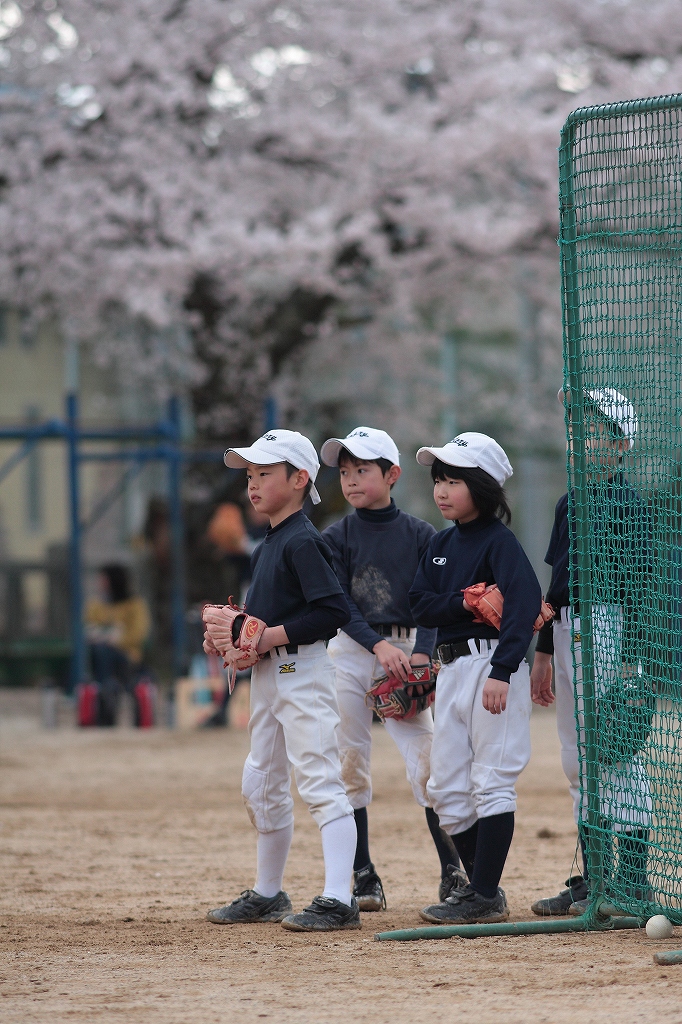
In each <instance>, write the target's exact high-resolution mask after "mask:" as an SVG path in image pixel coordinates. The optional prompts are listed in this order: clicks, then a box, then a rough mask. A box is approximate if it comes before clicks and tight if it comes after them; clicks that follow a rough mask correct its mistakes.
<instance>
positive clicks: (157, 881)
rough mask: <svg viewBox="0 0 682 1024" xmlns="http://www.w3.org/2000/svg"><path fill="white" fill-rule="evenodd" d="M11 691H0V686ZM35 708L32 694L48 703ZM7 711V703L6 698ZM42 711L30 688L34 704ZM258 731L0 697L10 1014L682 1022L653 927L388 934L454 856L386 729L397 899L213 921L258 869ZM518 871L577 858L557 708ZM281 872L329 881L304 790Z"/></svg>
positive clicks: (154, 1019)
mask: <svg viewBox="0 0 682 1024" xmlns="http://www.w3.org/2000/svg"><path fill="white" fill-rule="evenodd" d="M1 696H2V695H0V698H1ZM36 707H37V705H36ZM3 709H4V712H5V713H4V714H3ZM35 710H36V709H35V708H34V709H33V711H35ZM247 745H248V738H247V736H246V734H245V733H244V732H243V731H237V730H220V731H203V732H194V733H178V732H170V731H167V730H162V729H159V730H153V731H150V732H139V731H137V732H136V731H134V730H132V729H116V730H112V731H106V732H105V731H94V730H93V731H80V732H78V731H76V730H75V729H73V728H68V727H67V726H61V727H60V728H59V729H58V730H56V731H51V732H47V731H43V730H41V729H40V727H39V723H38V721H37V720H36V718H35V717H33V716H32V713H31V709H29V710H28V711H27V709H26V708H25V707H24V708H23V709H22V708H17V707H16V706H15V705H13V704H12V702H11V701H7V700H5V701H4V703H3V700H2V699H0V807H1V808H2V810H1V813H0V822H1V827H0V913H1V915H2V916H1V918H0V1020H2V1021H3V1022H4V1024H10V1022H12V1024H13V1022H22V1024H30V1022H40V1024H46V1022H48V1021H49V1022H50V1024H52V1022H59V1021H84V1022H98V1024H109V1022H111V1024H114V1022H134V1024H137V1022H142V1021H144V1022H145V1024H194V1022H197V1024H198V1022H202V1024H203V1022H213V1021H216V1022H223V1021H225V1022H228V1021H229V1022H237V1024H242V1022H244V1024H250V1022H252V1021H260V1020H264V1019H269V1020H271V1021H273V1022H280V1021H281V1022H295V1024H308V1022H311V1024H312V1022H315V1024H318V1022H319V1024H327V1022H329V1024H337V1022H339V1024H341V1022H342V1024H349V1022H355V1021H361V1022H362V1021H367V1022H372V1024H373V1022H377V1024H384V1022H385V1024H403V1022H405V1024H407V1022H410V1024H421V1022H429V1024H432V1022H441V1021H442V1022H451V1021H460V1020H462V1021H475V1022H477V1024H488V1022H490V1024H499V1022H500V1021H504V1022H505V1024H516V1022H518V1024H531V1022H540V1021H547V1022H550V1024H561V1022H571V1024H573V1022H574V1021H577V1020H588V1021H590V1022H602V1021H613V1022H616V1021H617V1022H618V1024H627V1022H634V1021H653V1020H655V1021H656V1022H657V1024H659V1022H669V1021H670V1022H682V967H678V968H675V967H669V968H661V967H657V966H655V965H654V963H653V962H652V954H653V952H654V951H655V950H656V949H661V948H664V949H665V948H668V949H670V948H676V947H679V946H682V929H676V936H675V937H674V938H673V939H671V940H668V941H667V942H653V941H651V940H649V939H647V937H646V935H645V934H644V932H616V933H612V934H606V935H596V934H594V933H592V934H588V935H563V936H562V935H548V936H542V937H535V936H533V937H525V938H490V939H475V940H467V939H445V940H440V941H430V942H426V941H422V942H409V943H408V942H375V941H374V940H373V937H374V933H375V932H376V931H379V930H387V929H391V928H409V927H417V926H419V925H420V924H421V923H422V922H421V921H420V919H419V917H418V913H417V912H418V909H419V908H420V907H422V906H424V905H425V904H427V903H432V902H434V900H435V897H436V892H437V884H438V871H437V862H436V857H435V853H434V851H433V849H432V846H431V840H430V837H429V835H428V832H427V830H426V826H425V823H424V818H423V812H422V811H421V810H420V809H419V808H418V807H417V806H416V805H415V804H414V803H413V801H412V798H411V794H410V792H409V790H408V787H407V783H406V781H405V777H404V771H403V768H402V764H401V762H400V759H399V757H398V755H397V753H396V750H395V748H394V747H393V746H392V744H391V741H390V740H389V739H388V737H387V736H386V735H385V733H384V732H383V731H382V729H381V727H380V726H379V727H377V728H376V733H375V760H374V777H375V784H376V793H375V799H374V804H373V807H372V810H371V816H370V823H371V832H372V849H373V855H374V859H375V861H376V864H377V866H378V868H379V871H380V873H381V876H382V878H383V880H384V883H385V887H386V891H387V897H388V910H387V911H386V912H385V913H380V914H366V915H363V928H362V931H359V932H350V933H341V934H338V933H332V934H329V935H326V936H320V937H310V936H306V935H297V934H293V933H291V932H286V931H284V930H283V929H282V928H280V927H279V926H278V925H274V924H272V925H250V926H242V927H218V926H215V925H211V924H209V923H208V922H206V920H205V913H206V911H207V910H209V909H210V908H211V907H214V906H216V905H218V904H219V903H222V902H224V901H226V900H228V899H230V898H233V897H234V896H235V895H236V894H237V893H238V892H239V891H240V890H242V889H244V888H246V887H248V886H249V885H251V884H252V882H253V872H254V863H255V843H254V833H253V831H252V829H251V826H250V824H249V822H248V819H247V816H246V813H245V811H244V809H243V806H242V803H241V798H240V794H239V782H240V775H241V766H242V762H243V760H244V757H245V755H246V751H247ZM519 790H520V793H519V812H518V815H517V827H516V836H515V839H514V843H513V845H512V850H511V855H510V858H509V861H508V863H507V869H506V871H505V875H504V878H503V880H502V883H503V885H504V886H505V888H506V891H507V896H508V899H509V903H510V906H511V909H512V918H513V919H514V920H523V919H526V918H528V917H532V915H530V914H529V905H530V903H531V902H532V901H533V899H535V898H536V897H537V896H538V895H540V894H551V893H553V892H554V891H556V890H557V886H558V885H559V884H560V883H562V882H563V880H564V879H565V878H567V877H568V875H569V874H570V872H571V865H572V861H573V857H574V852H575V832H574V828H573V825H572V821H571V814H570V806H569V800H568V795H567V792H566V786H565V783H564V780H563V776H562V773H561V768H560V763H559V752H558V746H557V741H556V733H555V727H554V719H553V716H552V714H551V713H549V712H542V713H538V714H536V715H535V716H534V719H533V759H532V761H531V764H530V766H529V768H528V769H527V770H526V772H525V774H524V776H523V778H522V780H521V783H520V786H519ZM296 813H297V818H296V833H295V837H294V844H293V848H292V851H291V856H290V860H289V867H288V871H287V877H286V883H285V884H286V887H287V889H288V891H289V892H290V894H291V896H292V900H293V903H294V907H295V908H296V909H300V908H302V907H303V906H304V905H305V904H306V903H307V901H309V899H310V898H311V897H312V896H314V895H315V894H317V893H318V892H320V891H321V888H322V868H321V853H320V842H319V834H318V832H317V830H316V828H315V827H314V825H313V823H312V820H311V819H310V817H309V815H308V814H307V812H306V810H305V808H304V807H303V806H302V805H301V804H300V802H297V811H296Z"/></svg>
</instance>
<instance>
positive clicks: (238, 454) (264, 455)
mask: <svg viewBox="0 0 682 1024" xmlns="http://www.w3.org/2000/svg"><path fill="white" fill-rule="evenodd" d="M223 462H224V463H225V465H226V466H228V467H229V468H230V469H243V468H244V466H248V465H249V464H251V465H252V466H275V465H276V464H277V463H278V462H286V459H273V457H272V452H268V451H265V449H263V448H259V447H258V445H257V444H252V445H251V447H250V448H228V449H227V451H226V452H225V454H224V455H223Z"/></svg>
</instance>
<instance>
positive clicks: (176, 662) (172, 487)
mask: <svg viewBox="0 0 682 1024" xmlns="http://www.w3.org/2000/svg"><path fill="white" fill-rule="evenodd" d="M65 404H66V408H65V418H64V419H63V420H56V419H53V420H47V421H45V422H43V423H36V424H31V425H30V426H29V425H23V426H16V427H0V441H21V442H23V443H22V444H21V446H20V447H19V448H18V449H17V451H15V452H13V454H12V455H11V456H10V457H9V458H8V459H7V460H6V461H5V463H4V464H3V465H2V466H0V483H2V481H3V480H4V479H5V477H6V476H7V475H8V474H9V473H10V472H11V471H12V470H13V469H14V468H15V467H16V466H18V465H19V463H20V462H21V461H22V460H23V459H25V458H26V456H27V455H29V454H30V453H31V451H32V450H33V449H34V448H35V446H36V445H37V444H39V443H40V442H41V441H49V440H55V439H59V440H63V441H64V442H65V443H66V448H67V460H66V464H67V483H68V500H69V579H70V624H71V627H70V633H71V645H72V646H71V671H70V686H71V689H73V688H74V687H76V686H77V685H78V684H79V683H81V682H82V681H83V679H84V678H85V670H86V642H85V629H84V623H83V596H84V594H83V535H84V533H85V532H87V530H88V529H89V528H90V527H91V526H93V525H94V523H95V522H96V521H97V520H98V519H99V518H100V517H101V516H102V515H103V514H104V513H105V512H106V511H107V510H108V509H109V508H110V507H111V505H112V504H113V503H114V502H115V501H116V500H117V499H118V498H119V497H120V495H121V493H122V492H123V489H124V487H125V485H126V483H127V482H128V481H129V480H131V479H133V478H134V477H135V476H136V475H137V474H138V473H139V472H140V471H141V470H142V469H143V468H144V466H145V465H147V464H148V463H149V462H165V464H166V466H167V471H168V511H169V520H170V532H171V624H172V644H173V673H174V676H175V678H178V676H180V675H181V674H182V672H183V670H184V666H185V642H186V641H185V632H186V630H185V559H184V522H183V514H182V493H181V487H182V470H183V465H184V463H185V462H213V461H220V462H222V458H223V456H222V452H217V451H213V452H212V451H185V450H183V448H182V430H181V415H180V413H181V409H180V401H179V399H178V398H177V397H173V398H171V399H170V400H169V402H168V406H167V410H166V416H165V418H164V419H161V420H158V421H157V422H155V423H151V424H144V425H139V426H126V427H113V428H105V429H93V428H91V427H81V425H80V421H79V409H78V397H77V395H75V394H69V395H67V396H66V403H65ZM83 442H88V443H97V444H102V443H104V444H106V443H107V442H108V443H116V444H118V445H121V447H120V448H115V449H109V450H104V451H101V450H94V451H93V450H92V449H91V448H88V450H86V451H83V450H82V449H81V446H82V444H83ZM128 446H129V447H128ZM84 462H124V463H129V465H128V468H127V469H126V470H125V472H124V473H123V475H122V477H121V479H120V480H119V481H118V482H117V483H116V484H115V485H114V487H112V489H111V490H110V491H109V492H107V493H106V494H105V495H103V497H102V498H101V499H100V501H99V502H98V503H97V505H96V507H95V508H94V509H93V511H92V512H91V514H90V517H89V519H88V520H87V522H84V521H83V520H82V518H81V499H80V468H81V465H82V463H84Z"/></svg>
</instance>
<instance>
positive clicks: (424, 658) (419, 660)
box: [409, 654, 431, 697]
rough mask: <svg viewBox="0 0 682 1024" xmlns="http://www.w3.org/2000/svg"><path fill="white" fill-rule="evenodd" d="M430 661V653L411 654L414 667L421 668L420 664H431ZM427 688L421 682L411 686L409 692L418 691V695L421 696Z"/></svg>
mask: <svg viewBox="0 0 682 1024" xmlns="http://www.w3.org/2000/svg"><path fill="white" fill-rule="evenodd" d="M430 663H431V659H430V658H429V656H428V654H411V655H410V665H411V666H412V668H419V667H420V666H422V667H423V666H424V665H429V664H430ZM425 689H426V687H425V686H422V685H421V683H419V684H417V685H416V686H411V687H410V690H409V692H410V693H416V694H417V696H418V697H421V695H422V694H423V693H424V690H425Z"/></svg>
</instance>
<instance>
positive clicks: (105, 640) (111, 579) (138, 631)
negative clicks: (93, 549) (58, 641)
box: [85, 565, 150, 687]
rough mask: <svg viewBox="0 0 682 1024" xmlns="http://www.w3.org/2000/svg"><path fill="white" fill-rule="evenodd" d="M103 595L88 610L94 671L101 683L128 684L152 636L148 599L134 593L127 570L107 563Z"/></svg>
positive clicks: (101, 584) (103, 570) (100, 581)
mask: <svg viewBox="0 0 682 1024" xmlns="http://www.w3.org/2000/svg"><path fill="white" fill-rule="evenodd" d="M98 585H99V591H100V594H101V597H100V598H96V599H93V600H92V601H89V602H88V604H87V606H86V609H85V621H86V624H87V636H88V640H89V642H90V661H91V667H92V674H93V676H94V678H95V680H96V681H97V682H98V683H100V685H105V684H108V685H111V684H112V683H114V684H115V683H118V684H120V685H121V686H124V687H127V686H128V683H129V680H130V678H131V674H133V673H135V671H136V670H138V671H139V668H140V666H141V663H142V648H143V645H144V643H145V641H146V639H147V637H148V636H149V630H150V618H149V609H148V608H147V602H146V601H145V600H144V598H142V597H135V596H134V595H133V594H132V592H131V586H130V576H129V572H128V569H127V568H126V567H125V566H123V565H104V566H102V568H101V569H100V572H99V578H98Z"/></svg>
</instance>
